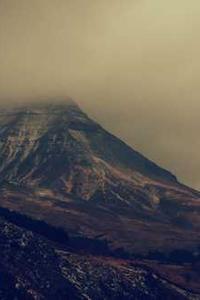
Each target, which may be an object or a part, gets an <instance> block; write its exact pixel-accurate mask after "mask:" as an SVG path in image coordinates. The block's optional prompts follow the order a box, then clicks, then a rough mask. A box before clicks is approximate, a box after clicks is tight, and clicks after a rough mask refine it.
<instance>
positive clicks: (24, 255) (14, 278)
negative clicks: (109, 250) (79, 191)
mask: <svg viewBox="0 0 200 300" xmlns="http://www.w3.org/2000/svg"><path fill="white" fill-rule="evenodd" d="M0 253H1V263H0V298H1V299H2V300H8V299H19V300H31V299H35V300H50V299H52V300H54V299H61V300H64V299H66V300H67V299H69V300H70V299H71V300H86V299H87V300H89V299H94V300H98V299H99V300H100V299H105V300H107V299H114V300H115V299H120V300H121V299H122V300H123V299H130V300H131V299H134V300H144V299H155V300H156V299H170V300H171V299H180V300H184V299H194V300H195V299H199V296H198V294H194V293H191V292H188V291H186V290H184V289H183V288H181V287H179V286H176V285H174V284H172V283H170V282H169V281H167V280H164V279H163V278H161V277H159V275H157V274H155V273H154V272H153V271H152V270H147V269H145V268H144V267H142V266H134V264H130V265H128V264H127V263H126V262H123V261H122V260H117V259H112V258H110V257H108V258H107V259H105V258H101V257H95V256H91V255H90V256H87V255H80V254H79V255H77V254H75V253H73V252H69V251H67V250H61V249H60V245H59V243H56V244H55V243H53V242H52V241H51V240H49V239H46V238H45V237H44V236H41V235H39V234H36V233H34V231H28V230H27V229H25V228H24V227H23V226H16V225H14V224H13V223H11V222H8V221H6V220H5V219H4V218H2V217H0Z"/></svg>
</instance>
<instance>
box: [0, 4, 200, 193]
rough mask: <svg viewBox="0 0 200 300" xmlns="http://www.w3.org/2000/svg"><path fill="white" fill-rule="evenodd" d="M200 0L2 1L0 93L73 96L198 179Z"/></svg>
mask: <svg viewBox="0 0 200 300" xmlns="http://www.w3.org/2000/svg"><path fill="white" fill-rule="evenodd" d="M199 53H200V2H199V0H190V1H189V0H168V1H164V0H0V99H1V101H5V100H6V101H12V100H15V99H17V100H19V99H27V101H28V99H29V101H30V99H37V98H39V97H40V98H43V97H44V98H45V97H51V98H52V97H55V98H60V97H65V96H68V95H69V96H71V97H72V98H75V99H77V101H78V102H79V103H80V104H81V105H82V106H83V107H84V108H85V110H86V111H87V112H89V113H90V114H91V115H92V116H93V117H95V118H96V119H97V120H98V121H99V122H101V123H102V124H103V125H104V126H105V127H106V128H107V129H109V130H110V131H112V132H113V133H115V134H117V135H118V136H119V137H121V138H123V139H124V140H125V141H126V142H128V143H129V144H131V145H132V146H133V147H134V148H136V149H137V150H139V151H141V152H142V153H143V154H145V155H146V156H147V157H149V158H151V159H153V160H154V161H156V162H157V163H159V164H160V165H162V166H163V167H165V168H168V169H170V170H171V171H173V172H174V173H175V174H176V175H177V176H178V177H179V179H180V180H181V181H183V182H185V183H187V184H190V185H192V186H194V187H196V188H200V155H199V152H200V139H199V129H200V120H199V119H200V118H199V117H200V59H199V56H200V54H199Z"/></svg>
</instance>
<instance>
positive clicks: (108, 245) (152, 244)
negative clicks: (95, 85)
mask: <svg viewBox="0 0 200 300" xmlns="http://www.w3.org/2000/svg"><path fill="white" fill-rule="evenodd" d="M133 126H134V124H133ZM199 212H200V193H199V192H198V191H195V190H193V189H191V188H189V187H187V186H184V185H182V184H181V183H180V182H179V181H178V180H177V178H176V177H175V176H174V175H173V174H171V173H170V172H169V171H167V170H165V169H163V168H161V167H159V166H158V165H156V164H155V163H154V162H152V161H150V160H148V159H147V158H146V157H144V156H143V155H141V154H140V153H138V152H137V151H135V150H133V149H132V148H131V147H129V146H128V145H127V144H125V143H124V142H123V141H121V140H120V139H118V138H117V137H115V136H113V135H112V134H110V133H109V132H107V131H106V130H105V129H104V128H102V126H100V125H99V124H98V123H96V122H95V121H93V120H91V119H90V118H89V117H88V116H87V114H85V113H84V112H83V111H82V110H81V109H80V107H79V106H78V105H77V104H76V103H75V102H74V101H72V100H66V101H49V102H45V103H37V102H34V103H32V104H24V105H10V106H7V107H1V111H0V220H1V219H2V223H3V224H4V225H3V226H4V228H5V226H6V228H11V231H13V232H20V234H21V236H26V235H27V234H28V236H30V233H29V232H31V236H30V240H31V242H30V243H31V245H32V246H31V249H29V248H28V250H27V251H29V253H31V254H30V260H31V261H34V260H35V261H38V266H39V267H38V272H39V269H40V266H41V268H42V270H44V280H47V281H48V282H52V281H51V280H53V279H52V278H51V279H49V277H48V276H49V275H48V273H50V272H51V271H50V270H51V269H52V268H53V262H52V260H54V258H52V255H54V254H52V253H56V254H55V255H56V257H57V258H56V259H57V260H56V259H55V266H56V267H55V272H57V275H56V273H55V275H52V276H53V277H54V276H56V277H58V281H57V283H56V284H53V283H50V284H53V290H52V291H49V292H47V290H46V289H45V288H44V289H42V288H41V286H43V283H42V282H43V281H41V280H40V278H41V277H42V276H43V274H42V273H41V274H40V275H38V280H37V279H36V278H35V277H34V276H36V275H34V274H33V275H31V276H32V277H31V278H28V277H27V281H26V280H25V279H24V278H25V277H24V276H25V275H24V274H26V273H27V272H28V273H29V272H30V271H29V269H30V265H28V266H27V269H26V270H23V262H22V261H21V256H23V255H26V257H27V259H28V252H27V254H26V253H24V252H23V251H26V248H25V249H24V250H23V249H21V246H19V245H18V244H17V245H16V242H14V241H15V233H13V234H11V235H9V236H6V237H5V236H3V237H1V236H0V250H1V247H3V246H2V243H1V241H5V240H6V243H7V244H6V245H12V243H14V245H15V246H13V247H14V248H12V247H11V250H10V252H9V253H10V254H9V255H8V260H7V261H3V262H2V272H3V274H7V275H8V276H11V277H12V279H11V282H12V284H15V285H16V282H18V283H19V281H20V282H21V281H22V283H23V284H22V285H19V286H20V293H25V292H24V289H23V288H22V287H23V286H25V290H26V291H27V289H28V286H31V290H32V289H33V291H34V293H36V295H37V297H38V298H37V297H36V299H43V298H44V299H46V298H47V299H54V298H55V297H56V298H57V297H58V294H59V292H58V293H57V292H55V289H57V288H58V290H59V291H60V289H61V290H62V292H60V293H61V294H62V293H64V294H63V295H65V293H68V294H70V295H74V299H107V298H110V299H161V298H162V297H163V296H162V297H161V295H163V294H162V293H164V291H165V292H166V295H169V296H166V298H165V299H179V298H180V299H200V298H198V296H196V294H197V293H198V295H200V282H199V271H198V270H199V267H197V266H199V265H198V263H199V259H200V214H199ZM38 222H39V223H38ZM4 231H5V230H3V232H4ZM16 234H17V233H16ZM66 235H67V238H66ZM28 239H29V238H28ZM32 240H33V242H32ZM40 241H41V242H40ZM63 241H64V242H63ZM17 243H18V242H17ZM37 243H38V245H40V243H44V248H43V246H41V247H40V246H39V248H38V249H37V250H34V249H36V248H37V246H36V245H37ZM20 245H21V244H20ZM42 245H43V244H42ZM6 247H7V248H5V249H8V248H9V247H10V246H6ZM15 247H17V248H16V249H18V250H19V255H20V257H19V259H18V260H17V264H16V265H15V266H13V267H12V264H11V266H9V263H8V262H9V261H10V260H11V257H12V255H13V251H15ZM22 248H23V247H22ZM47 248H49V249H52V251H53V252H51V253H50V255H49V252H48V251H47V252H46V250H47ZM5 249H4V248H2V250H1V252H2V251H7V250H5ZM34 251H36V252H34ZM37 251H39V253H37ZM43 251H44V252H43ZM3 253H4V252H3ZM35 255H36V256H35ZM44 257H46V258H47V262H48V261H49V264H47V265H46V267H45V266H43V262H42V261H43V258H44ZM106 261H107V264H106ZM194 265H195V266H196V267H194ZM97 266H98V270H97V269H96V268H97ZM45 268H46V269H45ZM56 268H57V269H56ZM138 268H139V269H138ZM138 270H139V271H138ZM0 271H1V270H0ZM24 272H25V273H24ZM70 272H72V274H73V275H71V276H72V277H70ZM80 274H82V275H80ZM102 274H104V275H103V276H105V278H106V281H107V282H110V286H113V285H114V287H115V288H114V290H113V291H112V289H111V287H110V286H109V287H108V285H107V283H106V281H102V280H103V279H101V276H102ZM7 275H6V276H7ZM138 276H139V277H138ZM11 277H10V278H11ZM19 278H20V279H19ZM113 278H114V279H113ZM137 278H141V280H142V282H143V283H142V285H143V286H144V285H145V287H146V289H140V288H139V287H140V284H141V281H140V280H139V279H137ZM113 280H114V281H115V282H114V283H113ZM134 280H136V281H134ZM86 282H88V284H87V283H86ZM130 282H131V284H130ZM93 284H94V286H95V289H96V291H95V290H94V288H92V285H93ZM17 286H18V285H17ZM102 286H103V287H104V288H102ZM122 286H123V288H122ZM186 287H187V288H186ZM86 289H88V290H87V292H86ZM104 289H105V290H104ZM156 289H158V290H160V294H159V293H158V292H157V290H156ZM97 291H98V292H97ZM189 291H190V293H191V294H190V295H189V294H188V293H189ZM4 292H5V291H4ZM15 292H16V291H14V293H15ZM146 292H147V294H148V296H147V297H146V298H145V295H144V293H146ZM0 293H1V286H0ZM2 293H3V292H2ZM45 293H47V294H45ZM73 293H74V294H73ZM94 293H96V295H98V296H96V298H95V296H94ZM105 293H106V295H105ZM115 293H116V294H115ZM120 293H122V294H120ZM151 293H152V298H151V297H150V294H151ZM4 294H5V295H6V293H4ZM111 294H112V295H113V298H111V296H110V297H109V295H111ZM133 294H134V295H138V298H136V296H135V298H131V297H132V296H131V295H133ZM193 294H195V296H194V297H193V296H192V295H193ZM2 295H3V294H2ZM52 295H54V296H52ZM55 295H56V296H55ZM85 295H86V296H85ZM92 295H93V296H92ZM102 295H104V296H102ZM114 295H115V296H114ZM117 295H118V296H117ZM119 295H120V296H119ZM124 295H127V297H125V296H124ZM188 295H189V296H188ZM5 297H6V296H5ZM26 297H29V299H30V294H29V295H28V296H27V295H25V299H26ZM51 297H52V298H51ZM53 297H54V298H53ZM63 297H64V296H63ZM81 297H82V298H81ZM84 297H86V298H84ZM87 297H88V298H87ZM102 297H103V298H102ZM117 297H118V298H117ZM167 297H168V298H167ZM2 299H4V298H2ZM5 299H7V298H5ZM20 299H21V298H20ZM22 299H23V298H22ZM60 299H63V298H60ZM66 299H68V298H66ZM69 299H70V298H69Z"/></svg>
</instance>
